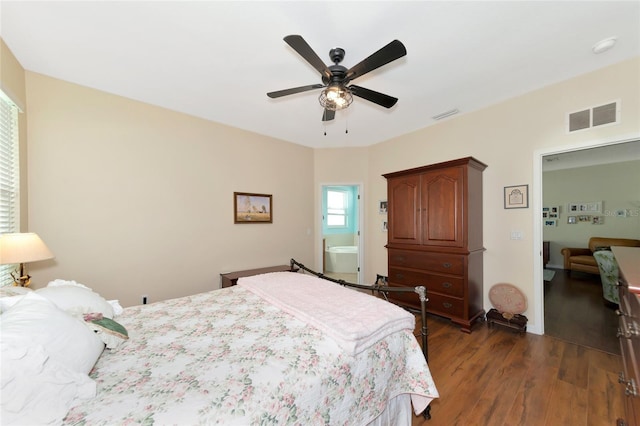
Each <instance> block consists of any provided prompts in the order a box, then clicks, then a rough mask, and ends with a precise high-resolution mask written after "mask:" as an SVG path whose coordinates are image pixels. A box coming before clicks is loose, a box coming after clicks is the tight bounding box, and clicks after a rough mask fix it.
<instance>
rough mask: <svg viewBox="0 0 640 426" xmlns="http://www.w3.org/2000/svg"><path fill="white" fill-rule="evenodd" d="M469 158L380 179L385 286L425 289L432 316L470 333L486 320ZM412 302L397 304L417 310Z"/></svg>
mask: <svg viewBox="0 0 640 426" xmlns="http://www.w3.org/2000/svg"><path fill="white" fill-rule="evenodd" d="M486 167H487V166H486V165H485V164H483V163H481V162H480V161H478V160H476V159H475V158H472V157H466V158H461V159H458V160H452V161H447V162H445V163H439V164H433V165H430V166H424V167H418V168H415V169H409V170H403V171H399V172H394V173H388V174H385V175H383V176H384V177H385V178H386V179H387V199H388V211H387V214H388V241H387V246H386V247H387V254H388V262H389V271H388V277H389V285H390V286H396V287H397V286H401V287H414V286H417V285H423V286H425V287H426V288H427V292H428V297H429V303H428V305H427V309H428V311H429V312H430V313H433V314H436V315H440V316H444V317H447V318H449V319H451V321H453V322H454V323H456V324H458V325H460V327H461V329H462V331H465V332H467V333H470V332H471V326H472V324H473V323H474V322H475V321H476V320H477V319H478V318H482V317H484V314H485V311H484V309H483V285H482V271H483V265H482V254H483V252H484V247H483V243H482V171H483V170H484V169H485V168H486ZM414 299H415V298H410V297H409V296H407V297H406V299H404V298H402V296H397V297H396V301H397V302H400V303H403V304H405V305H408V306H410V307H413V308H417V309H419V308H420V307H419V306H418V305H417V304H416V302H415V301H414Z"/></svg>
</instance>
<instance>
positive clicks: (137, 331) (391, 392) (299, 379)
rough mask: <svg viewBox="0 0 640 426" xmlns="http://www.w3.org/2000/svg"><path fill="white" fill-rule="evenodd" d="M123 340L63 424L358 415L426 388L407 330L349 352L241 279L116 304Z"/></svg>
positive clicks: (429, 388) (364, 419) (316, 420)
mask: <svg viewBox="0 0 640 426" xmlns="http://www.w3.org/2000/svg"><path fill="white" fill-rule="evenodd" d="M117 320H118V322H120V323H121V324H122V325H124V326H125V327H126V328H127V330H128V332H129V340H128V341H127V342H126V343H124V344H123V345H122V346H120V347H119V348H118V349H116V350H108V349H107V350H105V352H104V353H103V354H102V356H101V357H100V359H99V360H98V362H97V363H96V366H95V367H94V369H93V370H92V372H91V373H90V376H91V378H93V379H94V380H95V381H96V383H97V388H98V391H97V393H98V395H97V397H96V398H95V399H93V400H91V401H87V402H83V403H82V404H81V405H79V406H76V407H74V408H72V409H71V410H70V411H69V413H68V414H67V417H66V418H65V420H64V424H80V425H84V424H86V425H115V424H118V425H127V424H148V425H152V424H155V425H160V424H224V425H275V424H278V425H281V424H298V425H316V424H331V425H347V424H348V425H364V424H367V423H369V422H370V421H371V420H373V419H374V418H376V417H377V416H378V415H379V414H380V413H381V412H382V411H383V410H384V407H385V404H386V402H387V401H388V400H389V399H391V398H393V397H395V396H397V395H399V394H403V393H412V394H416V395H423V396H426V397H427V398H436V397H437V396H438V393H437V390H436V388H435V385H434V383H433V380H432V378H431V374H430V372H429V369H428V367H427V364H426V362H425V359H424V356H423V354H422V352H421V350H420V347H419V346H418V343H417V341H416V339H415V337H414V336H413V335H412V333H410V332H408V331H404V332H400V333H396V334H393V335H391V336H389V337H387V338H385V339H384V340H382V341H380V342H378V343H377V344H375V345H373V346H372V347H370V348H369V349H367V350H366V351H364V352H362V353H360V354H358V355H357V356H356V357H353V356H350V355H348V354H347V353H345V352H343V351H342V350H341V349H340V348H339V346H338V345H337V343H336V342H334V341H332V340H331V339H330V338H329V337H327V336H326V335H324V334H323V333H321V332H320V331H318V330H316V329H314V328H311V327H308V326H306V325H305V324H304V323H303V322H301V321H299V320H296V319H295V318H293V317H291V316H290V315H289V314H286V313H284V312H282V311H280V310H279V309H278V308H276V307H274V306H272V305H270V304H268V303H267V302H265V301H263V300H262V299H260V298H259V297H258V296H255V295H253V294H252V293H250V292H249V291H247V290H245V289H242V288H240V287H237V286H235V287H230V288H225V289H221V290H215V291H211V292H208V293H201V294H197V295H194V296H189V297H184V298H179V299H173V300H167V301H164V302H158V303H154V304H150V305H143V306H135V307H130V308H126V309H125V311H124V313H123V314H122V315H121V316H119V317H118V318H117Z"/></svg>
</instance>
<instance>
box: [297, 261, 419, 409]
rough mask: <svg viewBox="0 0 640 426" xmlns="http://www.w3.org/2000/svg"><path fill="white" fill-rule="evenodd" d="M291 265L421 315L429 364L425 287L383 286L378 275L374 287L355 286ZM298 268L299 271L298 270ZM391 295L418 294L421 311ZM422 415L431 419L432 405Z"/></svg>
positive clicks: (298, 265)
mask: <svg viewBox="0 0 640 426" xmlns="http://www.w3.org/2000/svg"><path fill="white" fill-rule="evenodd" d="M290 264H291V271H296V272H300V271H302V272H308V273H310V274H312V275H315V276H316V277H318V278H322V279H324V280H328V281H332V282H334V283H337V284H340V285H342V286H344V287H351V288H356V289H360V290H367V291H370V292H371V294H372V295H374V296H376V295H381V296H382V297H384V299H385V300H386V301H387V302H389V303H393V304H395V305H398V306H400V307H401V308H403V309H405V310H407V311H409V312H411V313H413V314H416V313H419V314H420V316H421V320H422V326H421V328H420V337H421V339H422V353H423V354H424V358H425V360H426V361H427V362H429V350H428V343H427V335H428V328H427V302H428V301H429V299H428V298H427V290H426V288H425V287H424V286H416V287H389V286H388V285H381V284H380V283H379V278H380V277H381V276H380V275H378V279H377V280H376V283H375V284H373V285H364V284H355V283H350V282H347V281H345V280H337V279H335V278H331V277H328V276H326V275H324V274H322V273H320V272H316V271H314V270H312V269H309V268H307V267H306V266H304V265H303V264H302V263H300V262H298V261H296V260H295V259H291V261H290ZM296 268H297V270H296ZM389 293H417V297H419V298H420V311H418V310H416V309H410V308H408V307H407V306H403V305H400V304H398V303H395V302H393V301H390V300H389V298H388V295H389ZM422 415H423V416H424V418H426V419H430V418H431V405H428V406H427V408H426V409H425V410H424V412H423V413H422Z"/></svg>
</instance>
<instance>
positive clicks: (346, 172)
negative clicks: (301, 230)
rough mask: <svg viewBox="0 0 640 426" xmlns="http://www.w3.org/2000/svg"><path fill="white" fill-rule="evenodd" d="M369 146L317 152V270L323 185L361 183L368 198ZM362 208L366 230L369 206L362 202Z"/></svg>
mask: <svg viewBox="0 0 640 426" xmlns="http://www.w3.org/2000/svg"><path fill="white" fill-rule="evenodd" d="M368 152H369V149H368V148H366V147H364V148H322V149H316V150H315V151H314V182H315V191H314V200H316V203H315V209H314V231H315V237H316V238H315V244H314V247H313V251H314V263H313V269H314V270H316V271H322V254H323V245H322V203H321V200H322V186H323V185H335V184H341V185H359V186H360V196H361V197H362V198H363V199H366V198H367V197H366V196H365V195H366V192H367V186H366V185H365V182H364V181H365V179H366V176H367V168H368V163H369V157H368ZM360 209H361V210H362V211H361V212H360V213H361V218H362V222H363V223H360V229H361V230H363V229H365V226H366V222H365V221H366V220H367V218H369V216H368V215H366V210H367V209H368V207H367V206H366V205H363V203H362V202H361V203H360ZM367 238H368V236H367V235H366V234H364V235H362V238H361V239H362V241H363V245H362V247H360V253H359V256H364V255H365V254H366V251H367V247H368V243H367Z"/></svg>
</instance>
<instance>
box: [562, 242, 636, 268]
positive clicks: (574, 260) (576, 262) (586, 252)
mask: <svg viewBox="0 0 640 426" xmlns="http://www.w3.org/2000/svg"><path fill="white" fill-rule="evenodd" d="M611 246H628V247H640V240H632V239H628V238H605V237H591V238H590V239H589V247H587V248H575V247H565V248H563V249H562V250H561V251H560V252H561V253H562V255H563V256H564V269H566V270H568V271H580V272H588V273H590V274H596V275H600V270H599V269H598V263H597V262H596V259H595V258H594V257H593V253H594V252H595V251H596V249H597V248H600V247H607V248H609V247H611Z"/></svg>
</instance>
